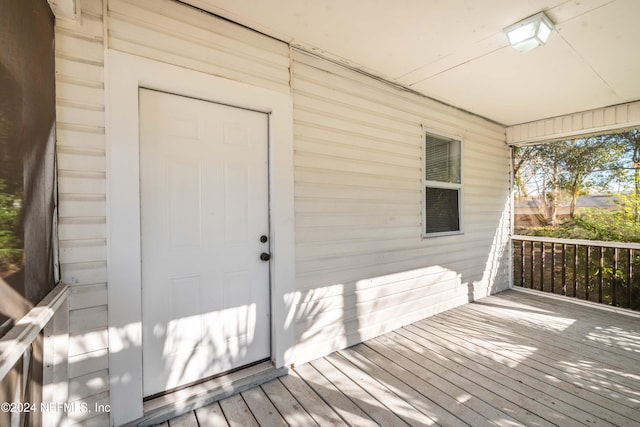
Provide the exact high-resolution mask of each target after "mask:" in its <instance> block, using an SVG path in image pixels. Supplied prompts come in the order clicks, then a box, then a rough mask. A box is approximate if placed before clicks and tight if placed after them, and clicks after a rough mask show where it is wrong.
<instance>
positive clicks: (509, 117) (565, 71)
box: [183, 0, 640, 125]
mask: <svg viewBox="0 0 640 427" xmlns="http://www.w3.org/2000/svg"><path fill="white" fill-rule="evenodd" d="M183 1H185V2H186V3H191V4H193V5H194V6H197V7H200V8H202V9H205V10H208V11H210V12H213V13H215V14H217V15H220V16H222V17H225V18H228V19H230V20H233V21H235V22H238V23H240V24H243V25H246V26H248V27H251V28H254V29H257V30H259V31H262V32H264V33H266V34H268V35H271V36H273V37H276V38H278V39H281V40H284V41H287V42H289V43H291V44H292V45H293V46H299V47H302V48H304V49H307V50H316V51H319V52H322V53H323V54H324V55H325V56H328V57H331V58H334V59H337V60H340V61H343V62H346V63H347V64H349V65H350V66H353V67H356V68H359V69H362V70H364V71H366V72H369V73H371V74H374V75H376V76H379V77H382V78H384V79H386V80H389V81H392V82H395V83H398V84H400V85H402V86H405V87H407V88H410V89H413V90H415V91H417V92H420V93H422V94H424V95H427V96H430V97H432V98H435V99H438V100H441V101H443V102H446V103H449V104H451V105H454V106H456V107H459V108H463V109H465V110H468V111H471V112H473V113H475V114H478V115H481V116H484V117H487V118H489V119H492V120H494V121H496V122H499V123H502V124H505V125H514V124H520V123H525V122H529V121H533V120H540V119H544V118H549V117H554V116H558V115H564V114H571V113H574V112H578V111H584V110H588V109H593V108H599V107H605V106H610V105H615V104H620V103H624V102H629V101H634V100H639V99H640V79H639V78H638V75H640V54H639V53H638V52H639V51H638V43H639V42H640V26H639V25H637V19H638V17H639V16H640V1H637V0H523V1H513V0H483V1H477V0H399V1H383V0H369V1H363V0H266V1H265V0H243V1H236V0H183ZM541 10H544V11H545V12H546V13H547V15H548V16H549V17H550V18H551V20H552V21H553V23H554V24H555V31H554V32H553V33H552V35H551V37H550V39H549V41H548V42H547V44H546V46H543V47H542V48H538V49H534V50H533V51H530V52H526V53H520V52H517V51H516V50H514V49H512V48H510V47H509V46H508V44H507V38H506V36H505V35H504V33H503V32H502V29H503V28H505V27H507V26H508V25H510V24H513V23H515V22H517V21H519V20H521V19H523V18H526V17H528V16H530V15H533V14H535V13H537V12H539V11H541Z"/></svg>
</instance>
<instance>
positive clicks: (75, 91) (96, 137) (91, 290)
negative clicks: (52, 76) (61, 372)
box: [55, 0, 109, 425]
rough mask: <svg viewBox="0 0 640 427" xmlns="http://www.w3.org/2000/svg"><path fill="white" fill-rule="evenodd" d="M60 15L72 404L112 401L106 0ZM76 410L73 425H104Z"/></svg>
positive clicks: (62, 239)
mask: <svg viewBox="0 0 640 427" xmlns="http://www.w3.org/2000/svg"><path fill="white" fill-rule="evenodd" d="M81 6H82V10H81V16H80V19H79V20H78V22H72V21H66V20H58V21H56V41H55V42H56V116H57V125H56V132H57V163H58V203H59V209H58V215H59V223H58V236H59V256H60V265H61V273H62V280H63V281H64V282H66V283H67V284H69V286H70V288H71V295H70V298H69V310H70V312H69V351H68V356H69V402H84V403H87V404H89V403H90V402H104V403H108V395H109V393H108V391H109V386H108V384H109V382H108V372H109V371H108V356H107V334H106V332H107V329H106V328H107V306H106V304H107V293H106V289H107V288H106V287H107V284H106V282H107V277H106V238H107V235H106V207H105V206H106V174H105V170H106V154H105V108H104V99H105V96H104V60H103V55H104V47H103V19H102V2H101V1H100V0H83V2H82V4H81ZM106 422H108V418H105V415H104V414H102V415H97V414H90V413H84V412H82V411H75V412H73V411H72V412H71V413H70V414H69V423H70V424H75V423H78V424H82V425H90V424H91V423H97V424H100V423H103V424H104V423H106Z"/></svg>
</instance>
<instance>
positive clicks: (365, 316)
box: [293, 51, 509, 361]
mask: <svg viewBox="0 0 640 427" xmlns="http://www.w3.org/2000/svg"><path fill="white" fill-rule="evenodd" d="M293 90H294V120H295V122H294V132H295V135H294V138H295V195H296V200H295V207H296V283H297V288H298V290H299V292H298V295H297V300H298V306H297V310H296V312H295V316H294V321H295V328H296V337H297V353H296V354H297V358H298V359H299V361H304V360H307V359H313V358H315V357H318V356H320V355H322V354H325V353H328V352H330V351H333V350H336V349H338V348H341V347H344V346H347V345H351V344H354V343H356V342H358V341H361V340H364V339H368V338H371V337H373V336H375V335H378V334H380V333H383V332H386V331H388V330H391V329H394V328H397V327H399V326H401V325H403V324H406V323H409V322H412V321H415V320H417V319H420V318H423V317H425V316H427V315H431V314H434V313H437V312H440V311H442V310H445V309H448V308H451V307H454V306H456V305H460V304H463V303H466V302H468V301H469V300H470V299H471V298H473V296H472V295H475V297H480V296H483V295H486V294H488V293H491V292H495V291H496V290H497V289H504V288H506V287H507V286H508V277H509V273H508V263H507V260H508V257H507V252H508V250H507V249H508V247H507V242H508V230H509V227H508V224H509V222H508V218H509V213H508V212H507V211H505V209H507V206H508V203H507V202H508V197H509V196H508V195H509V188H508V177H509V160H508V159H509V150H508V148H507V146H506V144H505V141H504V128H502V127H501V126H498V125H495V124H493V123H491V122H488V121H486V120H483V119H480V118H478V117H475V116H472V115H469V114H466V113H464V112H462V111H459V110H456V109H453V108H451V107H447V106H445V105H443V104H440V103H437V102H434V101H432V100H428V99H426V98H423V97H420V96H417V95H415V94H412V93H409V92H405V91H402V90H400V89H397V88H395V87H392V86H390V85H387V84H385V83H382V82H379V81H376V80H374V79H371V78H369V77H366V76H363V75H361V74H358V73H356V72H353V71H350V70H348V69H346V68H343V67H340V66H338V65H335V64H333V63H330V62H328V61H325V60H322V59H319V58H316V57H314V56H311V55H309V54H306V53H303V52H299V51H294V57H293ZM421 125H424V126H425V127H427V128H430V129H434V130H439V131H442V132H446V133H449V134H454V135H458V136H461V137H462V138H463V139H464V158H463V166H464V170H463V175H464V201H463V203H464V205H463V206H464V231H465V232H464V234H463V235H459V236H449V237H439V238H432V239H422V238H421V209H422V188H421V174H422V130H421Z"/></svg>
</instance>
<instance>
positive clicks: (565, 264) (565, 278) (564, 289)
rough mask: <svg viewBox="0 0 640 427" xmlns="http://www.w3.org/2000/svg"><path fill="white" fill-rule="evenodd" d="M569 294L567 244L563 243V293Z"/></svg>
mask: <svg viewBox="0 0 640 427" xmlns="http://www.w3.org/2000/svg"><path fill="white" fill-rule="evenodd" d="M566 294H567V245H566V244H564V243H563V244H562V295H566Z"/></svg>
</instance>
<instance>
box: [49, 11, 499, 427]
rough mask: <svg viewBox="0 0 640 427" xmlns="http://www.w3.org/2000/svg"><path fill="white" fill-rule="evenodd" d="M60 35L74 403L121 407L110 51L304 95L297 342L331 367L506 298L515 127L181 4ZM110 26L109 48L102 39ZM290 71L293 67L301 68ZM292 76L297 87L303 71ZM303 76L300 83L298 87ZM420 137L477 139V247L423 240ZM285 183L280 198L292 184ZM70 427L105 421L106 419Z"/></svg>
mask: <svg viewBox="0 0 640 427" xmlns="http://www.w3.org/2000/svg"><path fill="white" fill-rule="evenodd" d="M80 5H81V7H82V10H81V16H80V18H81V19H79V20H78V22H76V23H74V22H67V21H64V22H63V21H59V22H57V29H56V37H57V39H56V46H57V49H56V61H57V62H56V68H57V85H58V86H57V92H58V94H57V98H58V156H59V158H58V160H59V191H60V240H61V242H60V247H61V268H62V275H63V280H65V281H66V282H67V283H69V284H70V285H71V287H72V294H71V300H70V349H69V356H70V366H69V375H70V377H71V380H70V391H69V393H70V395H71V397H72V400H81V401H87V402H90V403H91V404H93V402H101V403H106V402H108V401H109V385H108V384H109V381H108V379H109V370H108V368H109V366H108V348H107V324H108V323H107V306H106V304H107V277H106V276H107V273H106V271H107V269H106V257H107V249H106V244H107V239H108V236H107V231H106V222H107V221H108V220H110V219H109V218H107V213H106V205H105V199H106V198H105V193H106V170H107V168H106V164H105V163H106V161H105V150H106V147H105V117H104V114H105V113H104V101H105V98H106V96H105V89H104V81H105V75H104V60H103V57H104V49H105V48H106V47H108V48H110V49H114V50H117V51H121V52H126V53H129V54H133V55H137V56H140V57H143V58H148V59H151V60H155V61H160V62H163V63H167V64H173V65H177V66H179V67H183V68H187V69H190V70H194V71H198V72H201V73H206V74H209V75H212V76H216V77H219V78H223V79H229V80H232V81H235V82H241V83H243V84H248V85H252V86H255V87H259V88H262V89H267V90H271V91H274V92H279V93H282V94H289V93H293V102H294V107H293V108H294V111H293V114H294V116H293V117H294V120H293V129H294V166H295V169H294V171H293V172H294V177H295V179H294V181H295V182H294V183H293V184H294V186H295V187H294V191H295V258H294V257H292V258H291V259H290V260H289V263H290V264H291V268H293V267H294V266H295V289H294V291H293V292H290V293H288V294H287V295H286V301H282V303H283V306H282V307H283V308H284V309H285V310H286V311H287V312H286V313H281V315H282V316H283V327H293V328H294V331H295V340H296V343H295V345H294V346H291V348H290V349H289V350H288V351H286V352H285V354H284V355H283V360H286V361H287V362H288V363H289V362H295V363H302V362H304V361H307V360H310V359H313V358H316V357H319V356H322V355H324V354H326V353H328V352H331V351H333V350H337V349H339V348H343V347H345V346H347V345H350V344H354V343H356V342H358V341H361V340H364V339H367V338H370V337H373V336H376V335H378V334H380V333H383V332H386V331H388V330H391V329H394V328H396V327H398V326H401V325H403V324H406V323H409V322H411V321H415V320H418V319H420V318H423V317H425V316H428V315H431V314H434V313H437V312H440V311H443V310H446V309H448V308H451V307H454V306H457V305H460V304H464V303H466V302H468V301H469V300H471V299H473V298H478V297H481V296H484V295H487V294H489V293H492V292H495V291H496V290H499V289H504V288H506V287H507V286H508V277H509V273H508V271H509V266H508V256H507V252H508V246H507V244H508V231H509V213H508V211H507V206H508V197H509V188H508V176H509V150H508V148H507V146H506V144H505V135H504V128H503V127H501V126H499V125H496V124H493V123H491V122H489V121H486V120H484V119H481V118H478V117H475V116H472V115H469V114H467V113H464V112H462V111H460V110H456V109H454V108H451V107H448V106H445V105H443V104H440V103H437V102H435V101H433V100H429V99H426V98H423V97H420V96H418V95H415V94H412V93H409V92H405V91H401V90H399V89H397V88H395V87H392V86H390V85H387V84H385V83H382V82H379V81H376V80H373V79H371V78H369V77H366V76H364V75H362V74H358V73H356V72H354V71H351V70H348V69H345V68H343V67H341V66H338V65H336V64H333V63H331V62H328V61H326V60H322V59H318V58H316V57H313V56H310V55H308V54H306V53H304V52H299V51H293V52H291V51H290V49H289V46H287V45H286V44H285V43H282V42H279V41H276V40H273V39H270V38H268V37H265V36H263V35H260V34H258V33H255V32H253V31H251V30H249V29H247V28H244V27H240V26H237V25H234V24H232V23H229V22H227V21H224V20H221V19H218V18H215V17H213V16H211V15H207V14H205V13H203V12H201V11H198V10H196V9H193V8H190V7H188V6H185V5H183V4H180V3H177V2H174V1H171V0H109V2H108V14H107V16H106V17H103V15H102V13H103V12H102V11H103V7H102V1H101V0H83V1H82V2H80ZM103 18H105V19H106V21H108V32H107V34H108V40H107V43H105V40H103V33H104V27H103ZM290 64H292V69H291V70H290ZM290 72H291V74H290ZM290 79H291V80H290ZM421 126H425V127H427V128H429V129H433V130H439V131H442V132H444V133H447V134H452V135H458V136H460V137H462V138H463V139H464V153H463V154H464V171H463V178H464V189H463V191H464V205H463V206H464V221H465V223H464V231H465V232H464V234H462V235H456V236H448V237H439V238H432V239H423V238H422V237H421V236H422V233H421V206H422V204H421V203H422V202H421V200H422V189H421V173H422V172H421V167H422V146H421V144H422V131H421ZM291 184H292V183H291V182H288V183H287V182H279V183H276V184H275V185H276V186H277V187H278V188H279V187H281V186H286V185H291ZM71 422H72V423H75V422H78V423H82V424H83V425H87V424H90V423H95V424H101V423H107V422H108V421H107V418H106V415H104V414H72V416H71Z"/></svg>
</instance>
